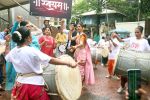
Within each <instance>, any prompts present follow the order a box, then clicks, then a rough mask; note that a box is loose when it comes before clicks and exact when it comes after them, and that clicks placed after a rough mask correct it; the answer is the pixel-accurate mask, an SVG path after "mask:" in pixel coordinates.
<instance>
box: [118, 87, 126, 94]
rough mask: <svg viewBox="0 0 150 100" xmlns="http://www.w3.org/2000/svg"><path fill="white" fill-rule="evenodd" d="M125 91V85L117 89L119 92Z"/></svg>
mask: <svg viewBox="0 0 150 100" xmlns="http://www.w3.org/2000/svg"><path fill="white" fill-rule="evenodd" d="M124 91H125V87H124V88H123V87H120V88H119V89H118V90H117V93H120V94H121V93H123V92H124Z"/></svg>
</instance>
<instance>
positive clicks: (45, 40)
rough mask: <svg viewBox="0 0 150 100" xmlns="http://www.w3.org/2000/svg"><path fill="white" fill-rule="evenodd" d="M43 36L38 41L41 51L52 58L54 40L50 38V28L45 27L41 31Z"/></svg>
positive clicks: (54, 46) (54, 45)
mask: <svg viewBox="0 0 150 100" xmlns="http://www.w3.org/2000/svg"><path fill="white" fill-rule="evenodd" d="M43 34H44V35H43V36H42V37H41V38H40V39H39V44H40V46H41V51H42V52H43V53H45V54H47V55H49V56H52V57H53V56H54V53H53V50H54V49H55V48H56V43H55V40H54V38H53V37H52V36H51V34H52V33H51V30H50V28H48V27H46V28H44V29H43Z"/></svg>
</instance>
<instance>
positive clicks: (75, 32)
mask: <svg viewBox="0 0 150 100" xmlns="http://www.w3.org/2000/svg"><path fill="white" fill-rule="evenodd" d="M76 35H77V31H74V32H73V33H72V37H74V36H76ZM75 45H76V41H75V40H72V41H71V46H75Z"/></svg>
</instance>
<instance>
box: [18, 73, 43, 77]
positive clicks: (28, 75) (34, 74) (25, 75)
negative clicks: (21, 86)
mask: <svg viewBox="0 0 150 100" xmlns="http://www.w3.org/2000/svg"><path fill="white" fill-rule="evenodd" d="M39 75H42V74H37V73H25V74H22V73H17V77H19V76H22V77H31V76H39Z"/></svg>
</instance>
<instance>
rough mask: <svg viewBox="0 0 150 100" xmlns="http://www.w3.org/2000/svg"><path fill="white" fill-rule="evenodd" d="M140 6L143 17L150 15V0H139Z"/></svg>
mask: <svg viewBox="0 0 150 100" xmlns="http://www.w3.org/2000/svg"><path fill="white" fill-rule="evenodd" d="M140 8H141V14H142V17H143V19H145V18H147V17H150V0H141V7H140Z"/></svg>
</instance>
